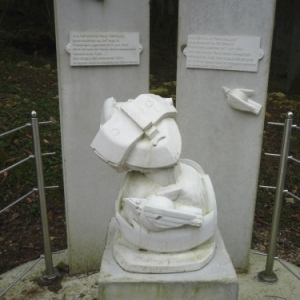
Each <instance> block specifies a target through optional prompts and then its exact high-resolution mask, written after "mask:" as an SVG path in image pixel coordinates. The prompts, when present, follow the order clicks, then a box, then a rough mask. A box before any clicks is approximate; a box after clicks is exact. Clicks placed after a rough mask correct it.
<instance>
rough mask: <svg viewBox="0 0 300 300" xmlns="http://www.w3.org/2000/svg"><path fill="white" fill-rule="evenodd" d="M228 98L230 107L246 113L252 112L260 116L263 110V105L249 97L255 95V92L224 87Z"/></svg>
mask: <svg viewBox="0 0 300 300" xmlns="http://www.w3.org/2000/svg"><path fill="white" fill-rule="evenodd" d="M222 88H223V90H224V92H225V94H226V96H227V103H228V104H229V106H230V107H232V108H234V109H237V110H242V111H246V112H251V113H253V114H255V115H258V114H259V112H260V110H261V107H262V106H261V105H260V104H259V103H257V102H255V101H253V100H251V99H249V98H248V97H249V96H251V95H253V94H254V91H253V90H246V89H232V90H231V89H229V88H227V87H224V86H223V87H222Z"/></svg>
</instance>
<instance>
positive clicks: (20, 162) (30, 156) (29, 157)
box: [0, 155, 34, 174]
mask: <svg viewBox="0 0 300 300" xmlns="http://www.w3.org/2000/svg"><path fill="white" fill-rule="evenodd" d="M31 158H34V155H29V156H28V157H26V158H24V159H22V160H20V161H18V162H17V163H15V164H13V165H11V166H9V167H7V168H6V169H3V170H1V171H0V174H3V173H4V172H6V171H8V170H10V169H12V168H14V167H16V166H18V165H20V164H22V163H24V162H26V161H27V160H29V159H31Z"/></svg>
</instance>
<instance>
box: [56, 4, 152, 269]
mask: <svg viewBox="0 0 300 300" xmlns="http://www.w3.org/2000/svg"><path fill="white" fill-rule="evenodd" d="M54 6H55V26H56V40H57V43H56V46H57V61H58V75H59V76H58V77H59V100H60V120H61V134H62V150H63V151H62V156H63V170H64V189H65V202H66V215H67V236H68V251H69V266H70V273H71V274H77V273H86V272H91V271H93V270H94V271H95V270H97V269H98V267H99V264H100V261H101V256H102V253H103V250H104V246H105V237H106V233H107V228H108V224H109V220H110V219H111V217H112V216H113V215H114V200H115V199H116V198H117V195H118V187H119V186H120V184H121V179H122V177H121V176H119V177H118V175H115V174H114V171H113V170H111V169H110V168H109V167H108V166H106V165H105V164H104V163H102V162H101V161H100V160H98V159H97V157H95V155H94V154H93V152H92V151H91V148H90V143H91V140H92V139H93V137H94V135H95V134H96V132H97V130H98V128H99V121H98V120H99V115H100V111H101V107H102V104H103V101H104V100H105V99H107V98H108V97H110V96H111V95H115V97H118V99H120V101H125V100H127V99H129V98H131V97H134V96H135V95H136V94H137V93H142V92H144V91H147V90H148V88H149V87H148V86H149V18H148V16H149V1H148V0H122V1H119V0H109V1H82V0H64V1H58V0H57V1H54ZM145 16H147V17H145ZM95 32H96V33H95ZM104 32H105V33H104ZM82 33H83V36H82V37H79V39H77V37H76V38H75V36H76V35H78V34H82ZM94 35H95V36H96V37H95V38H92V36H94ZM106 38H107V39H108V42H107V46H105V48H103V50H99V49H100V46H103V47H104V40H105V39H106ZM70 41H71V43H73V47H77V48H75V49H76V51H77V52H73V54H72V56H74V54H76V53H77V54H76V55H75V57H76V58H78V54H80V53H81V52H80V51H81V50H83V48H84V49H85V50H84V52H83V56H82V57H84V59H83V61H80V60H74V57H73V63H72V59H71V64H74V66H71V65H70V54H69V53H68V52H67V49H66V47H67V46H68V44H70ZM80 41H81V42H80ZM139 44H141V45H143V51H142V52H140V50H141V49H137V48H138V47H139ZM81 45H83V46H81ZM84 45H86V46H84ZM91 46H92V47H94V48H97V47H98V46H99V48H97V49H98V50H96V51H93V52H90V51H89V50H88V49H90V47H91ZM123 47H124V48H123ZM71 48H72V46H71ZM112 48H113V49H118V50H109V49H112ZM133 48H134V49H135V50H131V49H133ZM75 49H73V50H74V51H75ZM80 49H81V50H80ZM104 49H106V50H104ZM107 49H108V50H107ZM123 49H124V50H123ZM125 49H126V50H125ZM69 50H70V49H69ZM125 52H126V53H127V54H129V53H131V54H132V56H130V57H129V56H127V57H125V56H126V55H125V56H124V54H125ZM133 52H134V54H133ZM131 54H130V55H131ZM79 57H80V55H79ZM100 57H103V58H104V57H106V58H107V59H106V60H105V59H102V60H99V61H98V60H97V61H96V62H97V64H96V65H95V59H96V58H97V59H98V58H100ZM125 59H126V64H125V62H123V61H125ZM101 61H102V62H103V61H108V62H109V63H108V64H98V62H101ZM78 62H80V63H83V64H84V65H80V66H79V64H78ZM128 62H130V63H131V62H132V63H134V64H132V65H128V64H127V63H128ZM111 63H113V64H114V65H111ZM75 65H76V66H75ZM113 174H114V175H113ZM112 176H114V180H111V177H112Z"/></svg>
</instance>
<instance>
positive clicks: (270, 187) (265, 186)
mask: <svg viewBox="0 0 300 300" xmlns="http://www.w3.org/2000/svg"><path fill="white" fill-rule="evenodd" d="M259 187H260V188H263V189H270V190H276V186H268V185H260V186H259Z"/></svg>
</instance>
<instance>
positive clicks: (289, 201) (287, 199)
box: [285, 198, 295, 204]
mask: <svg viewBox="0 0 300 300" xmlns="http://www.w3.org/2000/svg"><path fill="white" fill-rule="evenodd" d="M285 202H286V203H291V204H295V199H294V198H285Z"/></svg>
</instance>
